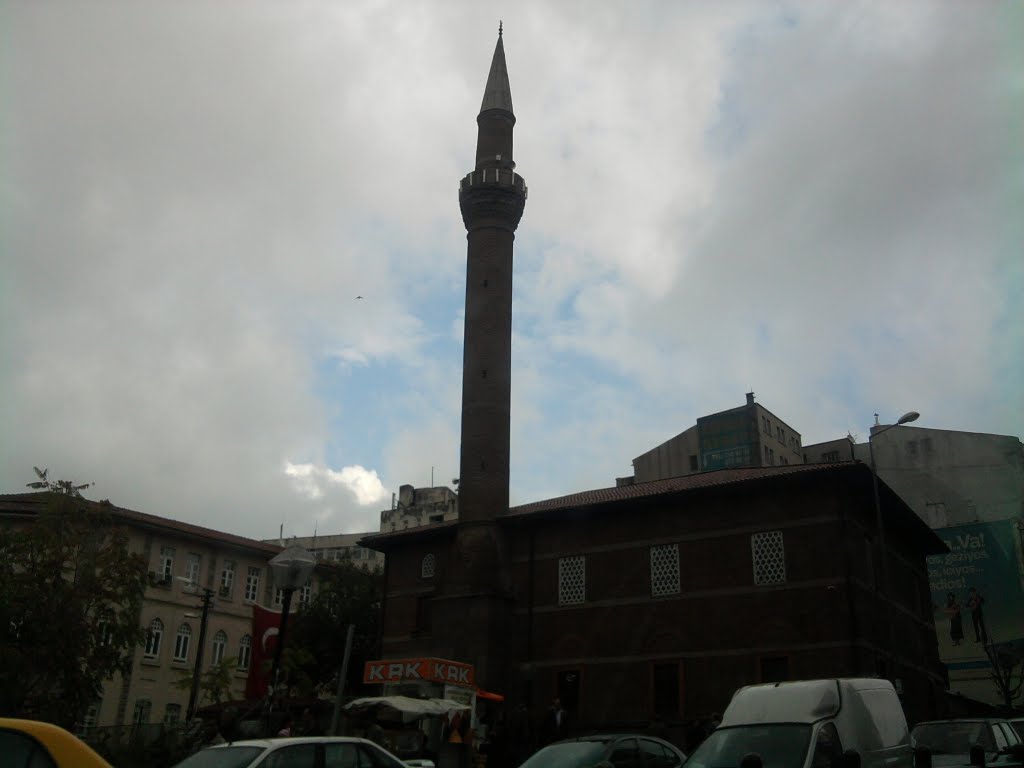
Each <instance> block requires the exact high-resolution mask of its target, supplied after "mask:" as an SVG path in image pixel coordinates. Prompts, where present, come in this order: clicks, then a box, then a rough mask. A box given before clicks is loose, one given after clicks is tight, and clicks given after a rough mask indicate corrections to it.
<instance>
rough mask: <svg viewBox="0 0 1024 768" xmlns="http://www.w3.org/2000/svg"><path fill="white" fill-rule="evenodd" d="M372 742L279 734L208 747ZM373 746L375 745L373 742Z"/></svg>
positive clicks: (340, 737)
mask: <svg viewBox="0 0 1024 768" xmlns="http://www.w3.org/2000/svg"><path fill="white" fill-rule="evenodd" d="M338 743H351V744H373V742H372V741H370V740H369V739H359V738H356V737H354V736H281V737H278V738H275V739H242V740H239V741H228V742H225V743H223V744H214V745H213V746H210V747H208V749H223V748H224V747H260V748H261V749H269V748H270V747H279V746H281V745H284V744H338ZM374 746H377V745H376V744H374Z"/></svg>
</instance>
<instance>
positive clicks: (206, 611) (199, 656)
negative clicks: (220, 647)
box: [185, 587, 213, 723]
mask: <svg viewBox="0 0 1024 768" xmlns="http://www.w3.org/2000/svg"><path fill="white" fill-rule="evenodd" d="M202 600H203V616H202V618H201V619H200V620H199V647H198V648H196V665H195V668H194V669H193V670H192V689H191V691H190V692H189V695H188V711H187V712H186V713H185V722H186V723H190V722H192V717H193V716H194V715H195V713H196V701H197V699H198V698H199V676H200V674H201V673H202V671H203V648H204V646H205V644H206V620H207V619H208V618H209V616H210V606H211V605H212V604H213V590H212V589H210V588H209V587H203V597H202Z"/></svg>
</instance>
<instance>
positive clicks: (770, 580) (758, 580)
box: [750, 531, 786, 586]
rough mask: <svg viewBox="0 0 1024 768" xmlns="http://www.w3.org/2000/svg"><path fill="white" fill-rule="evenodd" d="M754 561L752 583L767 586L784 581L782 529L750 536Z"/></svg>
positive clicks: (784, 553) (784, 564)
mask: <svg viewBox="0 0 1024 768" xmlns="http://www.w3.org/2000/svg"><path fill="white" fill-rule="evenodd" d="M750 552H751V555H752V556H753V561H754V584H755V585H758V586H767V585H770V584H785V583H786V548H785V547H784V546H783V543H782V531H764V532H763V533H755V534H754V535H753V536H751V537H750Z"/></svg>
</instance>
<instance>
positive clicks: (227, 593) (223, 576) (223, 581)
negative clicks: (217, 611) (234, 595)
mask: <svg viewBox="0 0 1024 768" xmlns="http://www.w3.org/2000/svg"><path fill="white" fill-rule="evenodd" d="M234 585H235V561H234V560H225V561H224V565H223V566H221V569H220V596H221V597H231V588H232V587H233V586H234Z"/></svg>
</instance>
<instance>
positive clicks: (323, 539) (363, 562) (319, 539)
mask: <svg viewBox="0 0 1024 768" xmlns="http://www.w3.org/2000/svg"><path fill="white" fill-rule="evenodd" d="M366 535H367V534H366V533H337V534H329V535H325V536H291V537H289V538H288V539H287V541H284V542H282V541H281V540H280V539H266V540H265V542H267V543H274V544H281V545H287V544H298V545H299V546H300V547H304V548H305V549H307V550H308V551H309V552H310V553H311V554H312V555H313V557H315V558H316V559H317V560H319V561H321V562H325V563H336V562H341V561H344V560H348V561H351V562H353V563H355V564H356V565H359V566H362V567H364V568H371V569H377V570H379V569H383V568H384V555H382V554H381V553H380V552H375V551H373V550H372V549H367V548H366V547H363V546H360V544H359V540H360V539H362V538H363V537H364V536H366Z"/></svg>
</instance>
